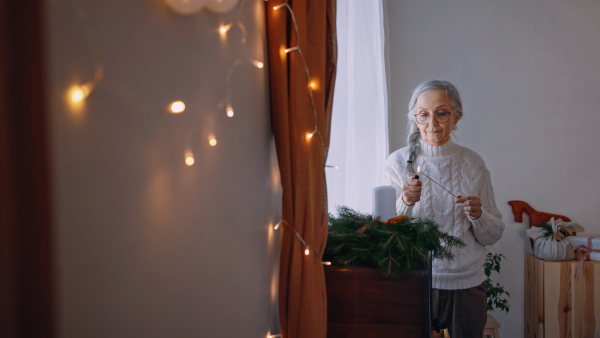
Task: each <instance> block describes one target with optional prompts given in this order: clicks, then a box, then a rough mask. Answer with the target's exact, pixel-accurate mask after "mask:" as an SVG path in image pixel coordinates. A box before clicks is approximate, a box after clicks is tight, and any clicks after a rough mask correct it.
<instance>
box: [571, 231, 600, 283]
mask: <svg viewBox="0 0 600 338" xmlns="http://www.w3.org/2000/svg"><path fill="white" fill-rule="evenodd" d="M594 238H595V237H588V245H585V244H581V245H580V246H579V247H578V248H577V249H575V252H576V253H577V260H578V261H579V262H578V263H577V270H576V272H575V278H577V281H578V282H579V281H581V271H582V270H583V261H584V260H588V261H589V260H590V254H591V253H592V252H600V249H594V246H593V245H592V239H594Z"/></svg>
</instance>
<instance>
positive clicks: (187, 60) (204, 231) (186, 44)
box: [47, 0, 280, 337]
mask: <svg viewBox="0 0 600 338" xmlns="http://www.w3.org/2000/svg"><path fill="white" fill-rule="evenodd" d="M236 14H237V9H236V10H234V11H232V12H230V13H226V14H224V15H218V14H215V13H212V12H209V11H207V10H204V11H202V12H200V13H198V14H195V15H192V16H181V15H178V14H175V13H174V12H172V11H170V10H168V9H167V8H166V7H165V6H164V4H163V2H162V1H158V0H154V1H144V0H134V1H121V0H103V1H93V0H61V1H48V2H47V23H48V27H47V28H48V29H47V31H48V67H49V69H50V74H49V76H50V82H49V84H48V85H49V88H50V92H49V97H50V101H51V102H50V103H49V104H50V107H51V109H50V110H51V123H52V128H51V134H52V139H51V147H52V149H53V152H52V154H53V163H54V173H53V177H54V188H55V189H54V203H55V210H56V212H55V220H54V223H55V225H56V228H57V229H56V241H55V242H56V251H57V262H56V264H57V268H58V276H57V287H58V290H57V292H58V298H59V299H58V302H59V307H60V308H59V329H60V336H61V337H265V336H266V335H267V334H268V333H269V332H271V333H278V332H279V331H278V328H277V326H278V319H277V314H276V313H277V312H276V308H277V298H276V290H277V285H276V278H277V271H276V268H277V266H278V263H277V254H278V252H279V250H278V247H279V244H278V233H276V232H274V231H273V229H272V226H270V225H272V224H273V223H274V222H277V220H278V218H279V211H278V210H279V208H280V185H279V178H278V171H277V165H276V160H275V158H274V152H273V150H274V149H273V146H272V133H271V125H270V115H269V105H268V99H269V96H268V83H267V79H268V74H267V70H266V69H267V68H266V67H265V68H264V69H257V68H255V67H253V66H250V65H242V66H240V67H239V68H238V69H236V71H235V73H234V75H233V81H232V82H233V88H232V94H233V95H232V97H233V105H234V108H235V110H236V115H235V117H234V118H233V119H229V118H227V117H226V116H225V114H224V111H223V110H217V109H215V106H216V105H217V104H218V102H219V101H220V100H221V99H222V98H223V97H224V95H225V90H226V85H225V74H226V72H227V70H228V68H229V66H230V65H231V64H232V63H233V61H234V60H235V59H236V58H238V57H252V58H255V59H258V60H264V59H265V57H266V53H265V44H266V36H265V27H264V1H263V0H248V1H247V3H246V5H245V7H244V10H243V11H242V14H241V17H240V20H241V22H243V23H244V24H245V26H246V28H247V29H248V42H247V44H246V45H245V46H242V45H241V44H240V41H239V40H240V38H241V35H240V30H238V29H237V28H236V27H233V28H232V29H231V31H230V35H229V36H227V38H226V39H221V37H220V35H219V33H218V32H217V28H218V26H219V25H220V24H222V23H227V22H229V21H230V20H232V19H234V18H235V15H236ZM82 15H83V16H82ZM100 56H101V57H103V58H104V60H105V64H106V66H105V73H106V74H105V78H104V80H103V81H102V82H101V83H100V85H99V87H98V88H97V90H95V91H94V92H92V94H91V95H90V97H89V98H88V99H87V100H86V101H85V104H84V106H83V107H81V108H80V109H74V108H72V107H70V106H69V105H68V104H67V103H66V101H65V94H66V91H67V89H68V88H69V87H70V86H71V85H74V84H77V83H81V82H82V81H88V80H89V79H90V78H91V77H92V74H93V71H94V63H95V61H96V59H97V58H98V57H100ZM177 99H180V100H183V101H184V102H185V103H186V104H187V110H186V111H185V112H184V113H183V114H180V115H167V114H160V113H159V112H158V109H159V108H160V107H161V106H163V105H166V104H167V103H169V102H171V101H174V100H177ZM192 126H197V127H198V131H197V133H195V134H194V135H193V137H192V138H191V142H190V144H191V146H192V149H193V151H194V153H195V157H196V164H195V165H194V166H191V167H188V166H186V165H185V164H184V150H185V133H186V132H187V131H188V130H189V128H190V127H192ZM209 134H214V135H215V136H216V138H217V140H218V144H217V146H216V147H211V146H209V144H208V142H207V138H208V135H209Z"/></svg>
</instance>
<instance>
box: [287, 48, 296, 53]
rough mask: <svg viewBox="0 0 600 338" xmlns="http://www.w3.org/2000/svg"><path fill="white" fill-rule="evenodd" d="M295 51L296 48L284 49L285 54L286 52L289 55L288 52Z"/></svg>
mask: <svg viewBox="0 0 600 338" xmlns="http://www.w3.org/2000/svg"><path fill="white" fill-rule="evenodd" d="M297 49H298V47H291V48H286V49H285V52H286V53H289V52H292V51H295V50H297Z"/></svg>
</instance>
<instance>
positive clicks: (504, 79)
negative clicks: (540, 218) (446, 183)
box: [386, 0, 600, 337]
mask: <svg viewBox="0 0 600 338" xmlns="http://www.w3.org/2000/svg"><path fill="white" fill-rule="evenodd" d="M386 5H387V19H388V32H387V41H386V42H387V44H388V48H389V54H388V55H389V60H388V65H389V67H388V75H389V80H390V119H389V121H390V125H389V127H390V128H389V134H390V151H393V150H396V149H398V148H400V147H403V146H404V144H405V132H404V129H405V120H406V109H407V108H406V106H407V103H408V99H409V97H410V94H411V90H412V88H414V87H415V86H416V85H417V84H418V83H420V82H422V81H425V80H428V79H432V78H440V79H447V80H449V81H451V82H453V83H455V84H456V85H458V87H459V89H460V90H461V93H462V97H463V104H464V114H465V115H464V119H463V120H462V121H461V122H459V124H458V127H459V130H458V132H457V134H456V135H457V136H458V137H457V142H459V143H460V144H462V145H465V146H467V147H470V148H471V149H473V150H475V151H476V152H478V153H479V154H480V155H481V156H482V157H483V158H484V160H485V161H486V164H487V166H488V168H489V170H490V172H491V175H492V181H493V185H494V190H495V193H496V203H497V205H498V208H499V210H500V211H501V212H502V214H503V219H504V222H505V223H506V230H505V232H504V237H503V238H502V239H501V240H500V242H498V243H497V244H496V245H495V250H496V251H497V252H500V253H502V254H504V255H505V256H506V257H507V258H508V260H507V261H504V262H503V263H502V273H501V274H500V275H499V276H495V277H494V276H493V278H494V279H496V280H497V281H499V282H500V283H501V284H503V285H504V286H505V288H506V290H508V291H509V292H510V294H511V295H512V297H510V299H509V302H510V306H511V310H510V312H509V313H508V314H505V313H498V312H495V313H494V316H495V318H496V319H497V320H498V321H499V322H500V323H501V324H502V329H501V331H500V333H501V335H502V336H503V337H522V336H523V334H524V313H523V306H524V298H523V297H524V280H525V277H524V272H525V264H524V262H525V257H524V255H525V253H527V252H531V248H530V245H529V240H528V239H527V238H526V237H525V228H526V226H525V225H523V224H520V223H515V222H514V221H513V220H514V218H513V214H512V212H511V209H510V206H509V205H508V204H507V202H508V201H509V200H524V201H527V202H529V203H530V204H531V205H532V206H533V207H534V208H536V209H537V210H540V211H547V212H551V213H557V214H563V215H567V216H569V217H570V218H571V219H573V220H574V221H577V222H579V223H580V224H582V225H583V226H584V227H585V228H586V229H587V230H588V231H587V233H590V234H600V222H598V217H599V215H598V204H599V201H600V200H599V198H598V192H599V191H600V179H599V178H598V175H597V170H596V168H598V167H599V166H600V151H598V145H599V144H600V133H599V132H598V127H599V126H600V114H598V94H599V92H600V85H599V82H598V79H599V78H600V67H599V66H598V60H600V34H599V32H600V20H598V17H599V16H600V3H598V1H586V0H581V1H575V2H568V3H567V2H564V1H554V0H543V1H542V0H527V1H521V0H509V1H478V0H452V1H430V0H425V1H411V0H406V1H405V0H400V1H399V0H387V1H386ZM527 222H528V221H527Z"/></svg>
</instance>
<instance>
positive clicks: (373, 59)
mask: <svg viewBox="0 0 600 338" xmlns="http://www.w3.org/2000/svg"><path fill="white" fill-rule="evenodd" d="M337 9H338V12H337V35H338V64H337V78H336V83H335V94H334V99H333V113H332V114H333V116H332V120H331V143H330V147H329V155H328V158H327V164H329V165H335V166H338V168H339V169H337V170H335V169H327V190H328V196H329V199H328V203H329V212H330V213H335V210H336V209H335V208H336V206H337V205H346V206H349V207H351V208H353V209H356V210H359V211H362V212H366V213H371V211H372V210H371V209H372V205H371V204H372V190H373V188H374V187H376V186H379V185H382V184H383V165H384V163H385V160H386V158H387V156H388V151H389V150H388V132H387V130H388V127H387V124H388V122H387V120H388V118H387V114H388V109H387V89H386V79H385V68H384V67H385V59H384V42H385V40H384V22H383V4H382V1H381V0H371V1H365V0H344V1H338V2H337Z"/></svg>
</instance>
